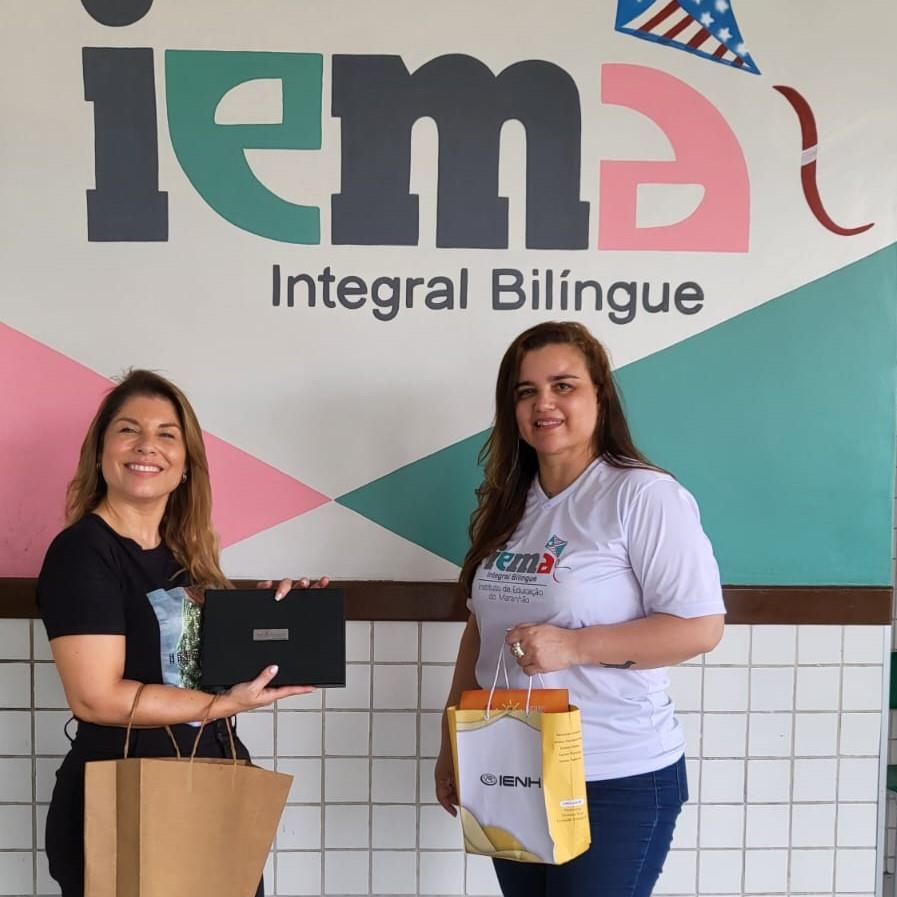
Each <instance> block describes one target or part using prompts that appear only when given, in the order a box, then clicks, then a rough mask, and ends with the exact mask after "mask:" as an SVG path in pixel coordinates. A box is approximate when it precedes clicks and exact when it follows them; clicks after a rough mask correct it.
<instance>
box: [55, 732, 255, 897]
mask: <svg viewBox="0 0 897 897" xmlns="http://www.w3.org/2000/svg"><path fill="white" fill-rule="evenodd" d="M171 728H172V731H173V732H174V735H175V738H176V739H177V742H178V746H179V747H180V749H181V753H182V754H183V755H185V756H189V754H190V751H191V750H192V749H193V741H194V739H195V738H196V729H195V728H194V727H193V726H172V727H171ZM236 746H237V756H238V757H239V758H240V759H242V760H248V759H249V752H248V751H247V750H246V747H245V746H244V745H243V743H242V742H241V741H240V740H239V739H237V742H236ZM123 750H124V730H123V729H118V728H115V727H111V726H95V725H92V724H90V723H80V724H79V725H78V734H77V736H76V737H75V739H74V741H73V742H72V749H71V750H70V751H69V753H68V754H67V755H66V757H65V759H64V760H63V761H62V766H60V767H59V770H58V771H57V773H56V785H55V787H54V788H53V797H52V799H51V801H50V810H49V812H48V814H47V832H46V849H47V862H48V864H49V867H50V875H51V876H52V877H53V878H54V879H55V880H56V881H57V882H58V884H59V886H60V888H61V889H62V897H84V764H85V763H88V762H89V761H91V760H118V759H120V758H121V756H122V753H123ZM173 754H174V750H173V748H172V744H171V740H170V739H169V737H168V735H167V734H166V733H165V730H164V729H135V730H134V731H132V732H131V749H130V752H129V756H132V757H171V756H173ZM197 755H198V756H200V757H229V756H230V745H229V742H228V740H227V729H226V728H225V725H224V722H223V721H221V720H218V721H216V722H214V723H210V724H209V725H208V726H206V728H205V730H204V731H203V733H202V737H201V739H200V743H199V748H198V750H197ZM201 837H202V833H201V832H197V838H201ZM264 893H265V890H264V882H263V881H261V882H259V886H258V889H257V891H256V897H264Z"/></svg>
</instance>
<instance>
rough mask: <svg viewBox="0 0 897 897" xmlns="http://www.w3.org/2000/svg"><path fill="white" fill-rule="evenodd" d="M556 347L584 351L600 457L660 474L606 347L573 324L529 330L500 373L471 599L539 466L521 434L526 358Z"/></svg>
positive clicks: (473, 535) (480, 493) (464, 577)
mask: <svg viewBox="0 0 897 897" xmlns="http://www.w3.org/2000/svg"><path fill="white" fill-rule="evenodd" d="M552 345H565V346H574V347H575V348H576V349H578V350H579V351H580V352H581V353H582V356H583V358H584V359H585V362H586V367H587V368H588V370H589V375H590V376H591V378H592V383H594V384H595V388H596V390H597V393H598V421H597V424H596V426H595V432H594V435H593V437H592V438H593V452H594V456H595V457H596V458H597V457H598V456H599V455H601V456H603V457H604V458H605V460H606V461H607V462H608V463H609V464H611V465H613V466H614V467H647V468H651V469H655V470H659V469H660V468H656V467H655V466H654V465H653V464H651V462H650V461H648V459H647V458H646V457H645V456H644V455H643V454H642V453H641V452H640V451H639V450H638V448H636V446H635V443H634V442H633V441H632V435H631V434H630V432H629V425H628V424H627V423H626V415H625V414H624V413H623V405H622V403H621V401H620V397H619V395H618V393H617V387H616V384H615V383H614V378H613V374H612V373H611V367H610V361H609V359H608V357H607V352H606V351H605V349H604V346H602V345H601V343H600V342H598V340H597V339H595V337H594V336H592V334H591V333H590V332H589V331H588V330H587V329H586V328H585V327H583V325H582V324H577V323H575V322H573V321H548V322H546V323H544V324H537V325H536V326H535V327H530V329H529V330H525V331H524V332H523V333H521V334H520V335H519V336H518V337H517V338H516V339H515V340H514V342H512V343H511V345H510V346H509V347H508V350H507V351H506V352H505V354H504V357H503V358H502V360H501V364H500V365H499V368H498V380H497V381H496V384H495V422H494V425H493V428H492V433H491V434H490V435H489V438H488V439H487V440H486V443H485V445H484V446H483V448H482V450H481V451H480V455H479V463H480V465H481V466H482V467H483V468H484V472H483V482H482V484H481V485H480V487H479V488H478V489H477V509H476V510H475V511H474V512H473V515H472V516H471V518H470V528H469V535H470V549H469V550H468V552H467V555H466V557H465V558H464V564H463V566H462V568H461V575H460V581H461V584H462V585H463V586H464V589H465V591H466V592H467V593H469V592H470V589H471V586H472V584H473V577H474V574H475V573H476V569H477V567H478V566H479V564H480V562H481V561H482V560H483V559H484V558H486V557H488V556H489V555H490V554H491V553H492V552H493V551H496V550H497V549H500V548H501V547H502V546H504V545H505V544H506V543H507V541H508V539H509V538H510V537H511V535H512V534H513V532H514V530H515V529H516V528H517V524H518V523H520V519H521V518H522V517H523V511H524V508H525V506H526V495H527V492H528V491H529V487H530V483H532V480H533V477H534V476H535V475H536V472H537V471H538V469H539V462H538V459H537V457H536V453H535V451H534V450H533V448H532V447H531V446H530V445H528V444H527V443H526V442H524V441H523V440H522V439H521V438H520V434H519V432H518V429H517V417H516V405H517V398H516V393H515V387H516V384H517V380H518V378H519V375H520V363H521V362H522V361H523V356H524V355H525V354H526V353H527V352H531V351H533V350H534V349H542V348H544V347H545V346H552Z"/></svg>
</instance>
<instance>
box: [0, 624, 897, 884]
mask: <svg viewBox="0 0 897 897" xmlns="http://www.w3.org/2000/svg"><path fill="white" fill-rule="evenodd" d="M460 632H461V625H460V624H448V623H422V624H418V623H374V624H371V623H366V622H353V623H350V624H349V641H348V647H349V654H348V657H349V675H348V686H347V688H346V689H345V690H334V691H330V692H327V693H326V694H323V695H322V694H320V693H318V694H316V695H313V696H308V697H303V698H299V699H293V700H291V701H288V702H284V703H283V704H282V705H281V706H280V707H279V708H278V709H277V711H276V712H275V711H260V712H256V713H253V714H250V715H248V716H245V717H244V718H242V719H241V721H240V734H241V737H243V739H244V740H245V741H246V742H247V744H248V745H249V746H250V748H251V749H252V751H253V753H254V755H255V756H256V757H257V758H258V761H259V762H260V763H261V764H263V765H265V766H270V767H274V766H276V767H277V768H278V769H281V770H284V771H286V772H290V773H293V774H294V775H295V776H296V780H295V784H294V787H293V791H292V793H291V795H290V803H289V805H288V807H287V810H286V812H285V814H284V817H283V820H282V822H281V826H280V829H279V834H278V840H277V844H276V851H275V852H274V853H273V854H272V857H271V860H270V861H269V864H268V874H267V880H268V893H269V894H277V895H298V894H320V893H324V894H328V895H331V894H332V895H344V894H386V895H399V894H422V895H423V894H427V895H442V897H448V895H463V894H468V895H488V894H495V893H497V889H496V886H495V879H494V876H493V873H492V870H491V866H490V864H489V862H488V861H486V860H484V859H482V858H480V857H465V855H464V853H463V852H462V850H461V839H460V834H459V830H458V827H457V824H456V823H455V822H454V821H453V820H452V819H451V818H450V817H449V816H447V815H446V814H445V813H444V812H443V811H442V810H441V808H439V807H438V806H436V805H435V804H434V803H433V796H432V787H431V780H432V765H433V758H434V756H435V754H436V751H437V747H438V739H439V709H440V707H441V704H442V701H443V699H444V695H445V693H446V690H447V688H448V682H449V679H450V676H451V671H452V661H453V659H454V653H455V649H456V647H457V640H458V638H459V636H460ZM889 646H890V632H889V629H888V628H887V627H859V626H858V627H840V626H824V627H823V626H753V627H751V626H731V627H729V628H728V630H727V632H726V635H725V637H724V639H723V641H722V643H721V644H720V646H719V647H718V648H717V649H716V650H715V651H713V652H712V653H711V654H709V655H707V656H706V657H703V658H700V659H699V660H697V661H695V662H693V663H690V664H687V665H684V666H682V667H679V668H677V669H675V670H673V671H672V677H673V697H674V699H675V701H676V704H677V707H678V708H679V711H680V716H681V719H682V720H683V722H684V724H685V726H686V729H687V731H688V738H689V747H688V758H689V760H688V766H689V779H690V783H689V784H690V789H691V795H692V799H691V802H690V803H689V805H688V806H687V807H686V808H685V810H684V812H683V815H682V817H681V820H680V823H679V826H678V828H677V831H676V838H675V841H674V844H673V850H672V852H671V853H670V856H669V859H668V860H667V864H666V869H665V871H664V874H663V877H662V879H661V881H660V883H659V885H658V887H657V889H656V892H655V893H657V894H662V895H672V894H677V895H696V894H697V895H700V897H711V895H723V894H745V895H747V894H781V895H785V894H801V895H808V897H809V895H813V897H816V895H838V897H841V895H863V897H871V895H872V894H874V893H875V892H876V848H877V846H878V845H879V843H880V841H881V838H880V837H879V835H878V831H879V807H880V804H879V788H880V765H881V763H880V745H881V743H882V741H881V726H882V722H883V712H882V706H883V703H882V702H883V700H884V698H883V689H882V677H883V673H884V671H885V669H884V665H883V659H884V657H885V656H886V652H887V650H889ZM64 707H65V701H64V697H63V694H62V690H61V687H60V685H59V681H58V677H57V676H56V672H55V669H54V667H53V665H52V662H51V661H50V653H49V649H48V645H47V642H46V638H45V636H44V633H43V627H42V625H41V624H40V623H39V622H34V623H31V622H30V621H27V620H0V894H2V895H35V894H37V895H50V894H54V893H58V892H57V891H56V889H55V888H54V886H53V883H52V882H51V881H50V880H49V878H48V875H47V872H46V861H45V857H44V854H43V852H42V850H41V849H40V848H41V847H42V845H43V822H44V818H45V816H46V810H47V803H48V801H49V798H50V791H51V788H52V782H53V773H54V771H55V769H56V767H57V766H58V764H59V757H60V755H61V754H62V753H63V752H64V751H65V747H66V742H65V739H64V737H63V735H62V725H63V723H64V722H65V720H66V719H67V717H68V712H67V711H66V710H64V709H62V708H64Z"/></svg>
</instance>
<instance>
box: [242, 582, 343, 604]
mask: <svg viewBox="0 0 897 897" xmlns="http://www.w3.org/2000/svg"><path fill="white" fill-rule="evenodd" d="M329 585H330V577H328V576H322V577H321V578H320V579H309V578H308V577H307V576H303V577H302V579H282V580H281V581H280V582H279V583H277V591H276V592H275V593H274V600H275V601H280V600H281V599H282V598H286V596H287V592H289V591H290V589H326V588H327V586H329ZM273 586H274V580H271V579H266V580H264V582H260V583H259V584H258V588H260V589H270V588H273Z"/></svg>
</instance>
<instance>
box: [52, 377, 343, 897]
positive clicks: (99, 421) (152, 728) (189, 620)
mask: <svg viewBox="0 0 897 897" xmlns="http://www.w3.org/2000/svg"><path fill="white" fill-rule="evenodd" d="M211 509H212V497H211V489H210V485H209V470H208V464H207V462H206V453H205V447H204V445H203V440H202V431H201V429H200V426H199V422H198V421H197V419H196V415H195V413H194V411H193V409H192V408H191V406H190V403H189V402H188V401H187V397H186V396H185V395H184V393H183V392H181V390H180V389H178V387H177V386H175V385H174V384H173V383H171V382H170V381H168V380H166V379H165V378H164V377H160V376H159V375H158V374H155V373H152V372H150V371H142V370H136V371H131V372H130V373H129V374H128V375H127V376H125V377H124V379H123V380H122V381H121V382H120V383H119V384H118V385H117V386H115V387H114V388H113V389H112V390H110V392H109V393H108V394H107V395H106V396H105V398H104V399H103V401H102V402H101V403H100V407H99V409H98V411H97V413H96V415H95V417H94V419H93V421H92V422H91V424H90V427H89V428H88V431H87V436H86V437H85V439H84V444H83V445H82V447H81V455H80V460H79V463H78V469H77V471H76V473H75V476H74V478H73V479H72V481H71V483H70V484H69V487H68V492H67V495H66V524H67V526H66V528H65V529H64V530H63V531H62V532H61V533H60V534H59V535H58V536H57V537H56V538H55V539H54V540H53V543H52V544H51V545H50V548H49V549H48V551H47V555H46V557H45V559H44V564H43V568H42V569H41V573H40V577H39V579H38V589H37V594H38V604H39V606H40V610H41V615H42V617H43V620H44V625H45V626H46V630H47V636H48V637H49V639H50V646H51V648H52V651H53V658H54V660H55V661H56V667H57V669H58V671H59V675H60V677H61V679H62V684H63V687H64V688H65V694H66V699H67V700H68V703H69V707H70V708H71V710H72V714H73V716H74V718H75V719H76V720H77V733H76V735H75V737H74V739H72V745H71V750H70V751H69V753H68V754H67V755H66V757H65V759H64V760H63V763H62V766H61V767H60V769H59V771H58V773H57V781H56V786H55V788H54V790H53V797H52V801H51V803H50V809H49V813H48V816H47V826H46V848H47V860H48V862H49V867H50V874H51V875H52V876H53V877H54V878H55V879H56V881H57V882H59V884H60V886H61V888H62V894H63V897H81V895H82V894H83V878H84V853H83V844H84V834H83V807H84V764H85V763H86V762H88V761H91V760H105V759H115V758H119V757H121V756H122V750H123V747H124V728H123V727H124V726H126V725H127V723H128V717H129V714H130V712H131V707H132V705H133V703H134V700H135V696H136V694H137V692H138V690H139V689H140V688H141V687H142V686H143V692H142V695H141V699H140V704H139V706H138V708H137V711H136V714H135V716H134V724H135V725H136V726H137V727H139V728H138V729H136V731H135V732H133V733H132V736H131V745H130V753H131V756H138V757H140V756H143V757H147V756H149V757H152V756H170V755H171V754H172V745H171V742H170V740H169V737H168V735H167V734H166V733H165V730H164V728H163V727H165V726H169V727H170V728H171V731H172V732H173V733H174V736H175V738H176V740H177V742H178V744H179V747H180V750H181V752H182V753H187V754H189V752H190V750H191V749H192V746H193V742H194V739H195V737H196V733H197V729H196V728H195V726H191V725H189V724H190V723H191V722H195V721H196V720H200V719H202V718H203V716H204V715H205V713H206V710H207V708H208V707H209V702H210V696H209V695H208V694H205V693H203V692H201V691H199V690H198V685H199V682H198V679H199V670H198V664H197V661H198V649H199V644H198V633H199V625H198V624H199V618H200V614H201V603H202V591H203V589H205V588H208V587H213V588H228V587H230V583H229V582H228V581H227V578H226V577H225V576H224V574H223V573H222V571H221V567H220V565H219V562H218V539H217V536H216V534H215V531H214V530H213V528H212V521H211ZM300 584H301V585H305V586H307V585H309V583H308V581H306V580H303V581H302V582H301V583H300ZM326 584H327V580H326V579H322V580H321V581H320V582H319V583H317V584H316V585H321V586H324V585H326ZM262 585H264V586H270V585H271V583H262ZM291 585H292V582H291V581H290V580H282V581H281V582H280V584H279V586H278V589H277V593H276V597H278V598H280V597H283V596H284V595H285V594H286V592H287V591H288V590H289V589H290V587H291ZM276 673H277V669H276V668H275V667H269V668H268V669H266V670H263V671H262V672H261V673H260V674H259V675H258V676H257V677H256V679H254V680H253V681H251V682H244V683H242V684H240V685H236V686H234V687H233V688H231V689H230V690H229V691H227V692H225V693H224V694H223V695H221V696H220V697H219V698H218V699H217V700H215V703H214V704H213V706H212V711H211V719H212V720H213V722H212V723H210V724H209V725H207V726H206V727H205V729H204V730H203V732H202V735H201V738H200V742H199V749H198V754H199V755H200V756H211V757H221V756H225V751H226V748H227V745H228V741H227V734H226V728H225V726H224V723H223V720H224V718H225V717H231V716H234V715H235V714H237V713H239V712H241V711H244V710H252V709H255V708H257V707H265V706H267V705H269V704H271V703H273V702H274V701H276V700H278V699H279V698H284V697H287V696H289V695H298V694H304V693H306V692H308V691H310V690H311V689H309V688H307V687H304V686H301V687H286V688H271V687H269V683H270V681H271V680H272V679H273V678H274V676H275V675H276ZM237 747H238V753H239V755H240V756H241V757H243V758H247V757H248V753H247V751H246V748H245V747H244V746H243V745H242V744H241V743H240V742H239V740H237ZM197 837H198V838H201V837H202V833H200V832H198V833H197ZM258 893H259V895H261V893H262V885H261V884H260V885H259V891H258Z"/></svg>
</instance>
